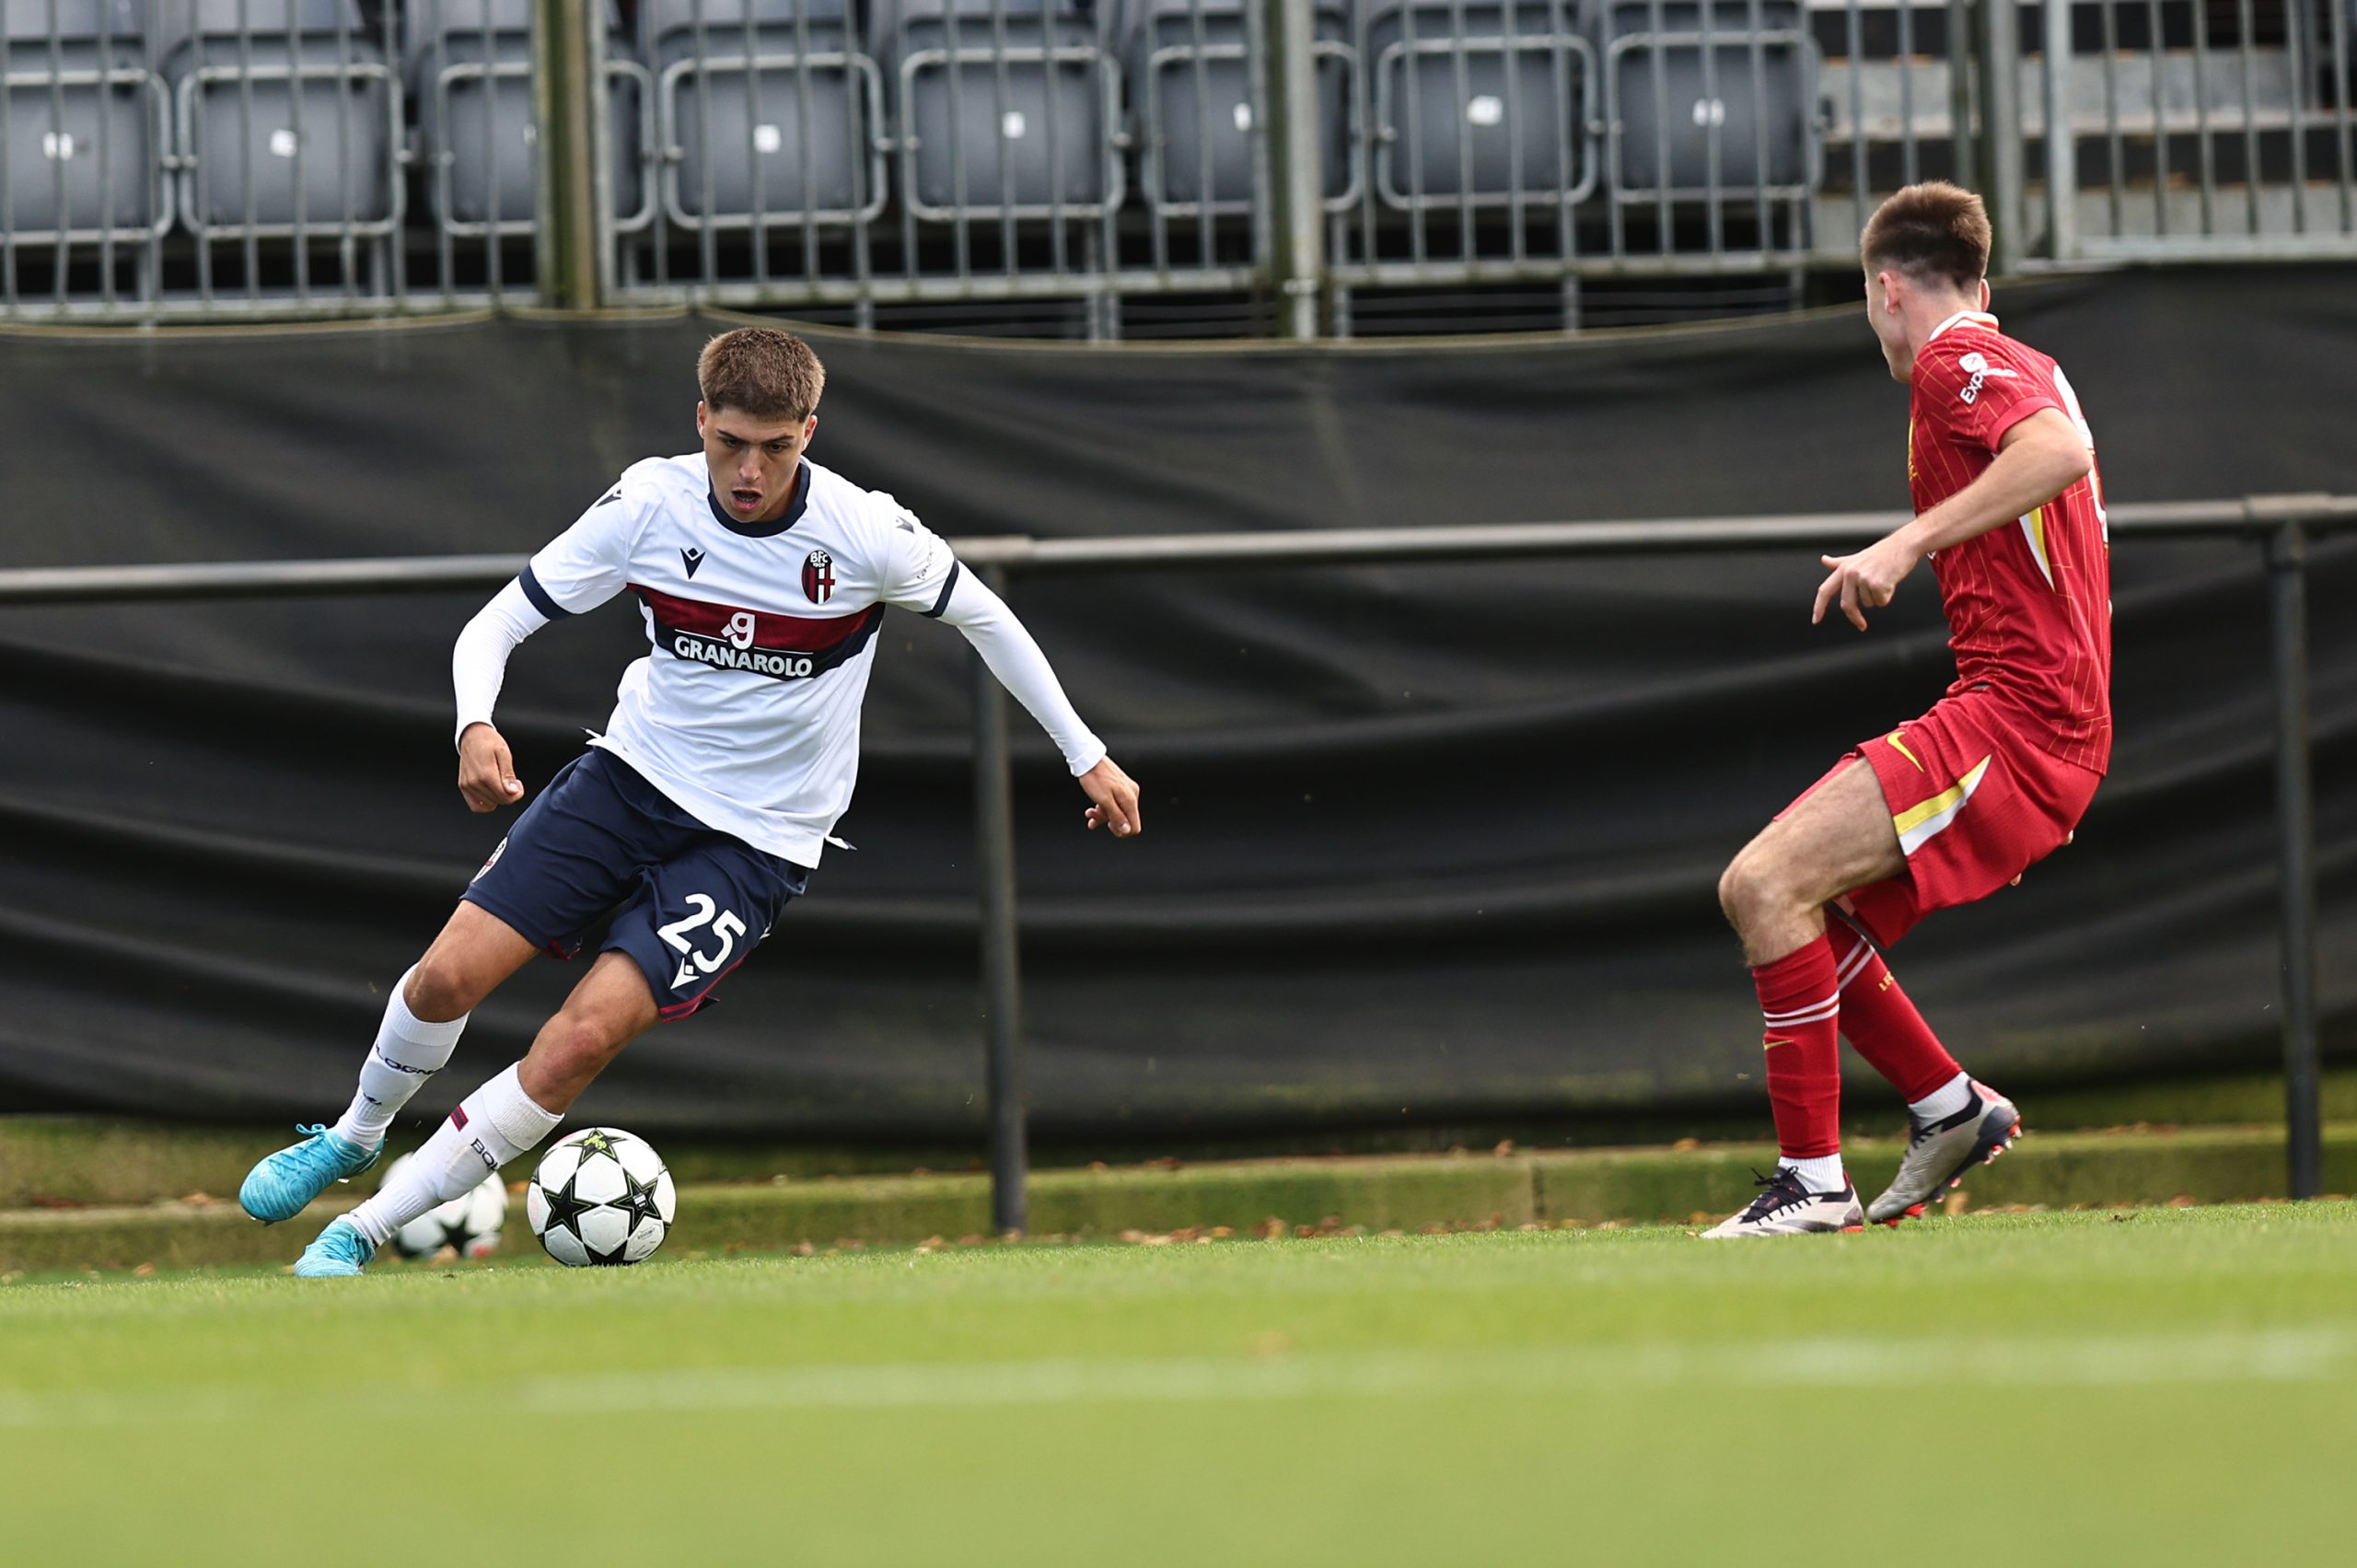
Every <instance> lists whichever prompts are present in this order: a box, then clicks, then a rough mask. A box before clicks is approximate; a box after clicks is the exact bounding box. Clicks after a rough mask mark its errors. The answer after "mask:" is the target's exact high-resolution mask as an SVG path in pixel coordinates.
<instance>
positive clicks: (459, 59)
mask: <svg viewBox="0 0 2357 1568" xmlns="http://www.w3.org/2000/svg"><path fill="white" fill-rule="evenodd" d="M533 9H534V7H533V3H532V0H410V4H409V6H408V8H407V9H406V11H405V12H404V13H403V18H402V29H401V69H402V75H403V76H404V78H405V79H406V80H407V82H408V84H409V88H410V92H411V94H412V98H413V99H414V100H415V102H416V104H417V143H418V152H419V155H420V157H422V158H423V160H424V166H425V169H426V180H425V189H426V192H427V198H428V201H429V203H430V204H431V205H432V207H433V211H434V215H435V221H436V222H437V223H439V224H441V225H442V226H444V227H445V228H447V229H448V230H449V231H450V232H451V233H453V234H458V235H467V236H480V235H483V234H488V233H491V232H493V226H494V224H495V226H496V231H497V232H498V233H501V234H506V235H517V234H528V233H530V232H531V231H532V228H533V225H534V220H535V215H536V212H537V209H538V201H539V183H540V180H539V173H540V169H539V162H540V160H539V145H538V126H537V124H536V122H535V119H534V114H533V91H532V12H533ZM605 13H606V24H607V32H608V38H607V47H606V83H607V93H608V98H607V127H608V131H609V133H610V147H611V150H612V158H613V173H612V182H613V208H614V212H615V213H616V215H617V217H616V220H615V226H616V227H617V228H618V229H621V230H625V231H627V230H630V229H633V228H641V227H644V226H645V225H646V223H647V221H648V220H649V218H650V217H651V216H652V212H651V210H650V209H648V207H647V206H646V190H645V180H644V175H643V172H642V168H641V158H642V151H643V149H644V146H645V145H646V135H647V126H646V124H645V122H646V120H647V118H648V116H649V113H650V112H651V105H652V102H653V99H652V97H651V95H650V94H649V92H648V90H647V83H648V80H649V78H648V76H647V73H646V69H645V67H644V66H643V65H640V64H638V63H637V61H635V60H633V59H632V58H631V53H630V51H629V50H628V49H627V48H624V47H623V46H622V43H621V39H620V38H619V37H618V36H616V31H615V29H617V28H618V26H619V24H620V17H621V13H620V11H619V9H618V8H617V7H616V6H615V5H614V4H613V0H607V4H606V6H605ZM494 214H495V216H494Z"/></svg>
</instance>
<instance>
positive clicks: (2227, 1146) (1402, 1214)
mask: <svg viewBox="0 0 2357 1568" xmlns="http://www.w3.org/2000/svg"><path fill="white" fill-rule="evenodd" d="M1902 1152H1903V1151H1902V1145H1901V1144H1900V1142H1899V1141H1898V1140H1897V1139H1887V1140H1877V1141H1875V1142H1873V1143H1853V1144H1852V1146H1851V1148H1850V1150H1849V1151H1848V1156H1849V1163H1850V1169H1851V1174H1852V1179H1853V1180H1855V1181H1856V1182H1857V1183H1858V1185H1859V1186H1860V1187H1861V1188H1863V1189H1866V1190H1869V1191H1871V1190H1874V1189H1875V1188H1876V1187H1878V1186H1879V1185H1881V1184H1882V1183H1883V1182H1885V1181H1887V1179H1888V1178H1889V1175H1890V1173H1891V1171H1892V1170H1894V1169H1895V1168H1896V1167H1897V1165H1898V1158H1899V1156H1900V1154H1901V1153H1902ZM1773 1157H1774V1156H1773V1151H1772V1150H1771V1149H1769V1148H1767V1147H1766V1146H1764V1145H1760V1144H1709V1145H1697V1146H1693V1147H1670V1148H1649V1149H1601V1150H1572V1151H1560V1152H1540V1153H1528V1152H1519V1151H1515V1150H1513V1149H1512V1148H1511V1146H1510V1145H1501V1146H1500V1148H1499V1150H1498V1151H1494V1152H1484V1153H1480V1154H1462V1155H1405V1156H1379V1157H1326V1158H1314V1159H1285V1160H1247V1161H1231V1162H1221V1163H1215V1164H1202V1165H1185V1164H1179V1163H1177V1162H1162V1163H1158V1164H1155V1165H1147V1166H1121V1167H1108V1168H1101V1169H1089V1170H1047V1171H1039V1172H1036V1173H1034V1175H1033V1177H1032V1179H1031V1185H1030V1210H1031V1219H1032V1231H1033V1233H1034V1234H1035V1235H1057V1236H1070V1237H1097V1238H1106V1239H1110V1238H1114V1237H1126V1238H1129V1239H1144V1238H1149V1237H1168V1236H1170V1235H1171V1234H1172V1233H1173V1232H1187V1233H1194V1234H1204V1235H1209V1234H1212V1233H1213V1231H1214V1230H1215V1229H1225V1230H1226V1231H1227V1232H1229V1233H1230V1234H1233V1235H1237V1236H1247V1235H1257V1236H1267V1235H1275V1234H1298V1233H1302V1232H1308V1233H1311V1234H1317V1233H1319V1232H1329V1233H1330V1232H1333V1231H1336V1230H1341V1229H1348V1228H1364V1229H1365V1230H1368V1231H1383V1230H1427V1229H1473V1228H1505V1229H1514V1228H1517V1227H1526V1226H1527V1227H1538V1226H1548V1227H1553V1226H1559V1225H1560V1226H1572V1225H1620V1224H1646V1223H1656V1222H1666V1223H1670V1224H1679V1225H1685V1224H1693V1223H1698V1221H1709V1220H1715V1219H1717V1218H1719V1217H1723V1216H1724V1214H1725V1213H1727V1212H1730V1211H1732V1210H1733V1209H1734V1208H1736V1207H1738V1206H1740V1204H1741V1202H1742V1201H1743V1200H1744V1199H1745V1198H1746V1197H1747V1195H1748V1193H1749V1191H1750V1187H1751V1171H1752V1169H1753V1167H1760V1166H1764V1165H1766V1164H1767V1163H1768V1162H1769V1161H1771V1159H1772V1158H1773ZM2325 1172H2326V1181H2325V1185H2326V1187H2327V1189H2328V1191H2333V1192H2340V1193H2345V1192H2348V1191H2351V1190H2352V1189H2357V1122H2339V1123H2335V1124H2333V1125H2331V1126H2329V1127H2328V1128H2327V1129H2326V1134H2325ZM2283 1185H2284V1158H2283V1138H2282V1132H2281V1131H2279V1130H2275V1129H2269V1128H2205V1129H2198V1130H2192V1131H2177V1130H2173V1129H2123V1130H2118V1131H2112V1132H2070V1133H2051V1134H2047V1135H2044V1136H2039V1135H2036V1134H2033V1135H2032V1136H2031V1137H2029V1138H2028V1139H2026V1140H2025V1141H2024V1142H2023V1143H2022V1144H2020V1145H2018V1146H2017V1148H2016V1150H2015V1152H2014V1155H2013V1156H2012V1157H2010V1158H2008V1159H2006V1160H2004V1161H2003V1163H2002V1164H2000V1165H1996V1166H1991V1167H1985V1168H1982V1169H1979V1170H1976V1171H1974V1172H1972V1173H1971V1174H1970V1175H1969V1176H1968V1178H1967V1179H1966V1181H1965V1184H1964V1186H1963V1187H1962V1188H1961V1189H1959V1190H1958V1192H1957V1193H1953V1194H1950V1196H1949V1198H1948V1200H1947V1205H1950V1207H1949V1212H1961V1211H1968V1210H1970V1209H1988V1208H1992V1207H1995V1208H2009V1207H2028V1206H2044V1207H2049V1208H2063V1207H2072V1206H2108V1205H2119V1204H2133V1203H2165V1202H2235V1201H2244V1200H2250V1199H2264V1198H2269V1197H2273V1196H2278V1195H2280V1194H2281V1193H2282V1191H2283ZM356 1196H357V1194H354V1195H352V1196H343V1195H339V1197H338V1198H336V1199H334V1200H331V1201H326V1202H320V1203H317V1204H314V1205H313V1206H312V1208H311V1209H310V1210H309V1211H308V1212H307V1213H306V1214H303V1215H302V1216H300V1217H298V1218H297V1219H296V1220H294V1221H292V1222H290V1223H289V1224H287V1225H280V1226H273V1227H270V1228H264V1227H263V1226H261V1225H256V1224H254V1223H253V1222H252V1221H251V1220H250V1219H248V1218H247V1217H246V1216H245V1215H244V1214H241V1213H240V1212H239V1211H238V1206H237V1203H236V1202H235V1200H234V1199H232V1198H229V1197H227V1196H219V1197H206V1196H203V1195H202V1194H192V1195H191V1196H190V1197H188V1198H185V1199H182V1200H180V1201H179V1202H168V1203H157V1204H150V1205H145V1206H140V1207H88V1208H83V1207H56V1208H40V1209H28V1210H17V1211H0V1280H5V1279H6V1278H7V1277H8V1276H10V1275H17V1274H23V1273H28V1272H52V1271H61V1270H65V1271H70V1270H79V1269H99V1270H111V1269H134V1270H135V1269H139V1268H142V1267H154V1268H159V1269H161V1268H180V1267H190V1266H196V1265H215V1264H219V1265H229V1264H268V1263H286V1262H290V1261H291V1260H293V1257H294V1254H295V1252H296V1250H299V1247H300V1243H301V1241H302V1240H303V1238H304V1237H307V1236H308V1235H309V1234H310V1233H311V1232H313V1231H314V1230H316V1229H317V1228H318V1226H319V1225H323V1224H325V1223H326V1221H327V1220H328V1218H329V1217H330V1216H331V1215H333V1214H337V1213H340V1212H341V1211H342V1210H343V1208H346V1207H348V1206H349V1205H350V1203H351V1202H353V1201H354V1197H356ZM989 1214H990V1189H989V1182H988V1180H987V1179H986V1178H983V1177H981V1176H978V1175H957V1176H892V1177H859V1178H851V1179H842V1180H832V1179H773V1180H770V1181H764V1182H758V1183H745V1182H739V1183H691V1184H690V1185H688V1186H686V1187H684V1188H682V1190H681V1191H680V1195H679V1224H678V1225H677V1226H676V1228H675V1229H674V1231H673V1234H672V1237H671V1239H670V1241H669V1243H668V1246H667V1247H666V1248H665V1255H666V1256H668V1257H679V1256H683V1255H688V1254H694V1253H704V1254H711V1253H718V1252H728V1251H735V1250H740V1249H784V1248H795V1247H799V1246H806V1245H807V1246H809V1247H814V1248H827V1247H832V1246H836V1245H838V1244H840V1243H843V1242H847V1241H848V1242H856V1243H859V1244H862V1245H893V1244H908V1243H919V1242H923V1241H926V1240H929V1239H934V1238H939V1239H941V1240H945V1241H948V1240H956V1239H963V1238H975V1237H981V1236H983V1235H986V1234H987V1233H988V1232H989V1229H990V1225H989ZM521 1218H522V1216H521V1214H516V1215H514V1217H513V1218H512V1219H511V1221H510V1225H511V1230H512V1234H511V1235H510V1236H509V1237H508V1238H507V1241H506V1246H505V1254H504V1255H505V1256H506V1257H508V1258H511V1259H512V1258H527V1259H538V1258H539V1250H538V1249H536V1248H534V1247H532V1246H531V1244H530V1242H529V1240H528V1237H527V1235H526V1234H525V1233H524V1231H523V1230H522V1227H521Z"/></svg>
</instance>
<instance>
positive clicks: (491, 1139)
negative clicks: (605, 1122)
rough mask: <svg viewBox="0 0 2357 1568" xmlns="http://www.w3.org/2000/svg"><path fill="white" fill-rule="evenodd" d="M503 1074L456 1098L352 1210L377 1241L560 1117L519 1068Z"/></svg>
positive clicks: (476, 1181)
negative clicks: (536, 1098) (536, 1096)
mask: <svg viewBox="0 0 2357 1568" xmlns="http://www.w3.org/2000/svg"><path fill="white" fill-rule="evenodd" d="M522 1066H523V1063H520V1062H519V1063H516V1064H515V1065H514V1066H511V1067H509V1068H508V1069H507V1071H506V1072H505V1073H502V1074H499V1076H497V1077H496V1078H493V1079H492V1080H491V1082H489V1083H487V1084H485V1085H483V1086H482V1087H481V1088H479V1089H477V1090H476V1091H475V1092H474V1093H472V1094H470V1095H469V1096H468V1097H467V1098H465V1099H463V1100H461V1101H459V1109H456V1110H454V1111H452V1112H451V1113H450V1118H449V1120H448V1121H445V1122H443V1123H442V1125H441V1126H439V1127H437V1128H435V1130H434V1136H432V1137H431V1138H428V1139H427V1140H425V1145H424V1147H423V1148H421V1149H419V1150H418V1151H417V1153H416V1154H415V1155H413V1156H411V1158H410V1162H409V1164H407V1165H405V1166H403V1167H401V1173H400V1174H399V1175H397V1176H395V1177H394V1178H392V1179H390V1180H389V1181H387V1182H386V1183H385V1185H384V1186H382V1187H380V1188H378V1189H377V1195H376V1196H375V1197H373V1198H371V1199H369V1200H368V1201H367V1202H365V1203H363V1204H361V1205H360V1206H359V1207H358V1208H356V1209H354V1210H353V1211H352V1213H351V1214H350V1215H349V1216H348V1217H349V1218H350V1219H351V1221H352V1223H353V1224H354V1225H358V1226H359V1227H360V1234H361V1235H363V1236H365V1237H367V1238H368V1239H369V1240H370V1241H371V1242H373V1243H375V1244H376V1245H377V1246H378V1247H382V1246H383V1245H384V1244H385V1241H386V1239H387V1238H388V1237H390V1236H391V1235H392V1234H393V1232H395V1231H397V1230H399V1229H401V1226H403V1225H407V1224H409V1222H410V1221H412V1220H413V1219H415V1218H417V1216H418V1215H420V1214H424V1213H425V1211H426V1210H428V1209H431V1208H433V1207H435V1205H436V1204H440V1203H447V1202H449V1201H450V1200H451V1199H453V1198H459V1197H463V1196H465V1195H466V1194H467V1193H469V1192H471V1191H474V1190H475V1189H476V1188H477V1187H480V1186H481V1185H482V1180H483V1178H485V1177H487V1176H489V1175H491V1174H492V1173H493V1172H494V1171H496V1170H497V1169H498V1168H499V1167H501V1166H504V1165H505V1164H506V1163H507V1162H508V1161H509V1160H512V1159H514V1158H515V1157H516V1156H517V1155H520V1154H522V1153H524V1152H525V1151H526V1150H527V1149H530V1148H532V1147H534V1146H535V1145H537V1144H539V1143H540V1140H541V1139H543V1138H545V1137H547V1136H548V1135H549V1134H550V1133H551V1132H555V1131H556V1124H557V1123H558V1122H559V1121H563V1116H562V1115H561V1114H560V1113H559V1112H556V1111H553V1110H543V1109H540V1106H538V1105H537V1104H535V1103H533V1100H532V1097H531V1096H529V1095H528V1094H526V1093H525V1092H524V1085H523V1081H522V1079H521V1078H520V1077H519V1076H518V1075H517V1069H518V1068H520V1067H522Z"/></svg>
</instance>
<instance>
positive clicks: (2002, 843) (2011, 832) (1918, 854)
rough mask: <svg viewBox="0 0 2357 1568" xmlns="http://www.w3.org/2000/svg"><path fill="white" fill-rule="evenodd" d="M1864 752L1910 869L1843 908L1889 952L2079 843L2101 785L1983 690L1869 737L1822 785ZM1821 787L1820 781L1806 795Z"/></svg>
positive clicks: (1860, 892)
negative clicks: (2028, 733) (1936, 918)
mask: <svg viewBox="0 0 2357 1568" xmlns="http://www.w3.org/2000/svg"><path fill="white" fill-rule="evenodd" d="M1861 757H1863V758H1864V759H1865V760H1866V762H1867V764H1868V765H1869V766H1870V767H1872V768H1873V769H1874V771H1875V781H1876V782H1877V783H1879V784H1881V785H1882V797H1883V801H1884V803H1885V804H1886V805H1887V806H1888V807H1889V808H1890V825H1891V827H1892V828H1893V829H1895V830H1897V831H1898V847H1899V849H1900V851H1901V852H1902V853H1904V854H1905V855H1906V856H1907V869H1906V871H1905V872H1903V873H1902V874H1900V875H1899V876H1897V877H1891V878H1889V879H1888V880H1887V881H1882V882H1870V883H1868V884H1867V885H1866V886H1864V887H1863V888H1859V889H1854V890H1853V891H1852V893H1851V894H1850V895H1849V897H1848V899H1847V900H1845V901H1846V902H1847V903H1848V904H1849V906H1850V908H1851V910H1852V912H1853V913H1854V914H1855V915H1856V916H1857V918H1858V923H1860V924H1862V925H1864V927H1865V928H1866V933H1867V935H1870V936H1872V937H1873V938H1874V939H1875V943H1876V944H1877V945H1878V946H1881V947H1889V946H1890V945H1891V944H1892V943H1894V942H1897V941H1898V939H1899V938H1900V937H1902V936H1904V935H1907V933H1908V932H1909V931H1910V930H1912V929H1913V928H1914V925H1915V923H1916V922H1917V921H1919V920H1922V918H1923V917H1924V916H1925V915H1927V914H1929V913H1931V912H1933V910H1941V909H1952V908H1954V907H1955V906H1956V905H1957V904H1968V903H1972V902H1974V901H1975V900H1980V899H1985V898H1987V897H1988V896H1989V895H1990V894H1991V893H1993V892H1995V891H1996V890H1997V889H2000V888H2003V887H2005V886H2007V885H2008V884H2010V883H2012V882H2014V880H2015V879H2017V878H2018V877H2020V876H2021V874H2022V873H2023V872H2024V871H2026V870H2027V869H2029V867H2031V866H2033V865H2037V864H2038V862H2039V861H2041V860H2044V859H2045V858H2046V857H2047V856H2048V855H2049V854H2053V853H2054V852H2055V851H2056V850H2058V849H2061V847H2062V846H2063V845H2064V844H2066V843H2068V842H2071V832H2072V830H2073V829H2074V828H2076V827H2077V826H2078V825H2079V819H2080V818H2081V817H2083V816H2084V815H2085V814H2086V809H2087V802H2088V801H2090V800H2092V799H2094V798H2095V793H2096V785H2097V784H2101V783H2102V782H2103V775H2102V774H2101V773H2098V772H2096V771H2095V770H2093V769H2092V768H2083V767H2081V766H2079V765H2078V764H2077V763H2075V762H2066V761H2062V760H2061V758H2059V757H2057V756H2055V755H2054V754H2053V753H2051V752H2049V751H2046V750H2044V749H2040V748H2039V747H2038V746H2036V745H2034V744H2032V743H2031V742H2030V741H2029V740H2027V739H2026V738H2024V737H2023V735H2022V733H2021V730H2020V728H2019V727H2018V726H2017V724H2016V723H2015V721H2014V719H2013V718H2012V717H2011V715H2009V714H2007V713H2006V712H2005V710H2004V708H2003V704H2002V703H1999V702H1998V701H1997V700H1996V699H1995V698H1993V697H1991V695H1989V694H1988V693H1987V692H1982V691H1965V692H1961V693H1959V694H1957V695H1956V696H1953V697H1949V698H1945V699H1944V700H1943V701H1942V702H1941V703H1940V704H1939V705H1938V706H1937V707H1935V708H1933V710H1932V711H1931V712H1930V713H1928V714H1924V715H1923V716H1922V718H1920V719H1916V720H1914V721H1913V722H1912V723H1910V724H1903V725H1901V726H1898V728H1897V729H1894V730H1892V731H1891V732H1890V733H1889V734H1888V735H1878V736H1876V737H1875V738H1873V739H1872V740H1868V741H1864V742H1862V743H1861V744H1860V745H1859V747H1858V749H1856V750H1854V751H1852V752H1851V753H1850V754H1849V755H1848V756H1846V757H1844V758H1842V759H1841V761H1840V762H1838V763H1836V764H1835V765H1834V768H1833V772H1829V773H1827V774H1826V775H1825V778H1826V779H1829V778H1831V777H1833V774H1834V773H1838V772H1840V771H1841V770H1842V769H1843V768H1846V767H1848V766H1849V765H1850V764H1851V763H1852V761H1856V760H1857V759H1858V758H1861ZM1824 783H1825V779H1819V780H1818V781H1817V783H1816V784H1811V785H1810V786H1809V787H1808V790H1807V791H1806V792H1805V793H1804V794H1803V795H1802V796H1801V800H1805V799H1807V798H1808V796H1810V795H1814V794H1815V793H1816V792H1817V790H1818V789H1819V788H1820V787H1822V786H1823V784H1824ZM1798 804H1800V802H1799V801H1794V805H1795V806H1797V805H1798ZM1785 809H1786V810H1788V811H1789V810H1790V809H1791V807H1786V808H1785Z"/></svg>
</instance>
